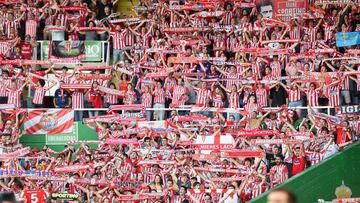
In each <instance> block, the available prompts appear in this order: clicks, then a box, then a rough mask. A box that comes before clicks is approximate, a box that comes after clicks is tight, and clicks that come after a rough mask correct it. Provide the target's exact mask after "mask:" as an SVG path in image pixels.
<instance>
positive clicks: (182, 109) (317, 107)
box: [74, 105, 334, 115]
mask: <svg viewBox="0 0 360 203" xmlns="http://www.w3.org/2000/svg"><path fill="white" fill-rule="evenodd" d="M287 108H288V109H291V110H308V109H309V108H308V107H307V106H301V107H287ZM311 108H312V109H315V110H324V109H326V112H327V114H328V115H331V109H334V107H331V106H314V107H311ZM192 109H193V105H185V106H180V107H177V108H146V109H145V110H147V111H173V110H175V111H191V110H192ZM263 109H264V110H279V109H280V107H266V108H263ZM74 110H75V111H107V110H108V108H96V109H95V108H83V109H74ZM242 110H244V108H238V109H232V108H222V112H225V113H235V112H238V111H242ZM206 111H208V112H209V111H210V112H216V111H217V110H216V109H215V108H207V109H206Z"/></svg>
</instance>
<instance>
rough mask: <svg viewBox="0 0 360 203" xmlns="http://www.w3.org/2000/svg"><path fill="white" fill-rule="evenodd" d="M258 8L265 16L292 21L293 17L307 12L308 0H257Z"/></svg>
mask: <svg viewBox="0 0 360 203" xmlns="http://www.w3.org/2000/svg"><path fill="white" fill-rule="evenodd" d="M256 3H257V4H256V5H257V9H258V11H259V13H261V14H262V15H263V17H264V18H274V19H279V20H282V21H286V22H288V21H290V20H291V18H293V17H296V16H297V17H301V16H302V15H303V14H304V13H306V9H307V1H306V0H296V1H292V0H272V1H270V0H257V1H256Z"/></svg>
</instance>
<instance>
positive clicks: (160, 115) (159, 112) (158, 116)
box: [154, 103, 165, 121]
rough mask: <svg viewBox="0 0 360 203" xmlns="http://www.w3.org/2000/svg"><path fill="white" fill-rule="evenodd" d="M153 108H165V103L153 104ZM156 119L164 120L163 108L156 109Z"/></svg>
mask: <svg viewBox="0 0 360 203" xmlns="http://www.w3.org/2000/svg"><path fill="white" fill-rule="evenodd" d="M154 108H165V104H157V103H155V104H154ZM155 113H156V120H158V121H163V120H165V111H164V110H156V111H155Z"/></svg>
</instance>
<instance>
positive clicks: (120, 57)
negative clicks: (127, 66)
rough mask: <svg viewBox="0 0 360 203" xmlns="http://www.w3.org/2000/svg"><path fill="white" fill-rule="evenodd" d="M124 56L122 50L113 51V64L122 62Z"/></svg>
mask: <svg viewBox="0 0 360 203" xmlns="http://www.w3.org/2000/svg"><path fill="white" fill-rule="evenodd" d="M124 56H125V53H124V51H123V50H121V49H114V53H113V64H115V63H117V62H119V61H124Z"/></svg>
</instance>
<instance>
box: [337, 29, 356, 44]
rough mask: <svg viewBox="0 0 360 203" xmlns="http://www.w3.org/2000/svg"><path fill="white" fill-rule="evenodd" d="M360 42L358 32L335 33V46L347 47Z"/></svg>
mask: <svg viewBox="0 0 360 203" xmlns="http://www.w3.org/2000/svg"><path fill="white" fill-rule="evenodd" d="M357 44H360V32H338V33H336V46H337V47H347V46H352V45H357Z"/></svg>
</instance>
